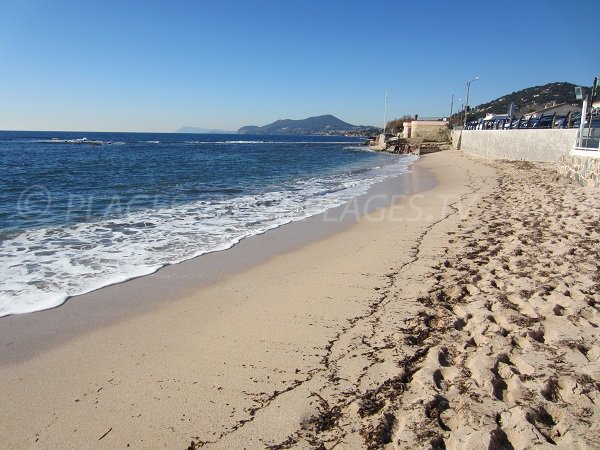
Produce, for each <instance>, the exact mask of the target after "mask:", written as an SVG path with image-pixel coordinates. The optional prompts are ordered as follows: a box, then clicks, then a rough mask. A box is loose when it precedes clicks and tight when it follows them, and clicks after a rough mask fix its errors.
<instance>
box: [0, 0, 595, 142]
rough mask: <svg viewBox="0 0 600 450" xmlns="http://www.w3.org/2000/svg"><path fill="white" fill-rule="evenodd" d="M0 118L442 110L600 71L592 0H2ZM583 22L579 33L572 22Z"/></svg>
mask: <svg viewBox="0 0 600 450" xmlns="http://www.w3.org/2000/svg"><path fill="white" fill-rule="evenodd" d="M0 8H1V9H0V61H1V67H2V70H1V71H0V80H1V81H2V82H1V83H0V129H13V130H32V129H35V130H86V131H95V130H104V131H174V130H176V129H178V128H179V127H181V126H185V125H188V126H199V127H204V128H223V129H237V128H238V127H240V126H242V125H249V124H253V125H264V124H267V123H269V122H272V121H274V120H276V119H280V118H294V119H299V118H305V117H308V116H312V115H320V114H334V115H336V116H338V117H339V118H341V119H342V120H345V121H347V122H350V123H354V124H365V125H381V123H382V121H383V97H384V93H385V91H386V90H387V91H388V93H389V103H388V105H389V107H388V118H393V117H399V116H401V115H403V114H415V113H416V114H419V115H421V116H445V115H448V113H449V110H450V99H451V95H452V94H455V95H456V97H457V98H459V97H460V98H463V99H464V96H465V84H466V82H467V81H468V80H470V79H472V78H473V77H475V76H476V75H479V76H480V77H481V79H480V80H479V81H477V82H475V83H473V85H472V90H471V101H470V103H471V104H478V103H483V102H486V101H489V100H492V99H494V98H496V97H499V96H501V95H503V94H506V93H510V92H513V91H516V90H519V89H522V88H525V87H530V86H535V85H541V84H545V83H549V82H553V81H569V82H573V83H577V84H591V82H592V80H593V78H594V76H596V75H600V58H599V57H598V54H599V50H598V42H597V37H595V33H597V29H596V26H597V24H596V22H595V21H596V19H597V18H598V17H599V16H600V1H598V0H580V1H577V0H576V1H573V2H566V1H564V0H560V1H555V0H546V1H536V0H530V1H525V2H524V1H502V2H500V1H498V2H493V1H492V2H480V1H477V2H476V1H443V0H439V1H423V0H418V1H413V2H405V1H399V0H393V1H377V0H375V1H370V2H366V1H364V0H363V1H354V0H351V1H341V0H316V1H286V0H277V1H261V0H256V1H251V0H234V1H229V0H219V1H211V0H197V1H177V0H170V1H162V0H148V1H134V0H118V1H112V0H103V1H94V0H74V1H68V0H52V1H51V0H47V1H42V0H1V1H0ZM586 36H587V38H586Z"/></svg>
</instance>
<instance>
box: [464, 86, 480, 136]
mask: <svg viewBox="0 0 600 450" xmlns="http://www.w3.org/2000/svg"><path fill="white" fill-rule="evenodd" d="M477 80H479V76H476V77H475V78H473V79H472V80H471V81H469V82H468V83H467V99H466V102H465V122H464V124H463V129H466V128H467V114H468V113H469V90H470V89H471V83H472V82H473V81H477Z"/></svg>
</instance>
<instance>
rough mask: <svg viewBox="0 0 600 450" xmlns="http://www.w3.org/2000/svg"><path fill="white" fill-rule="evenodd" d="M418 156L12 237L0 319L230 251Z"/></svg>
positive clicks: (4, 250) (2, 268)
mask: <svg viewBox="0 0 600 450" xmlns="http://www.w3.org/2000/svg"><path fill="white" fill-rule="evenodd" d="M414 159H416V158H415V157H401V158H399V159H397V160H395V161H396V162H395V163H393V164H389V165H387V166H382V167H379V168H376V169H371V170H360V169H356V170H353V171H350V172H345V173H341V174H337V175H331V176H325V177H313V178H309V179H305V180H300V181H296V182H295V183H292V184H291V185H289V186H287V187H286V188H284V189H280V190H278V191H273V192H266V193H263V194H260V195H258V194H257V195H250V194H246V195H238V196H237V197H234V198H230V199H223V200H211V201H196V202H191V203H188V204H184V205H177V206H173V207H169V208H163V209H147V210H143V211H136V212H132V213H129V214H124V215H123V216H121V217H119V216H117V217H107V218H104V219H102V220H99V221H97V222H90V223H78V224H75V225H69V226H60V227H54V228H46V229H28V230H22V231H20V232H17V233H14V234H11V235H10V236H7V239H6V240H4V241H3V242H2V246H1V247H0V273H2V274H3V295H2V297H1V298H0V317H2V316H6V315H9V314H20V313H28V312H33V311H39V310H43V309H48V308H53V307H56V306H59V305H60V304H62V303H63V302H64V301H65V300H67V299H68V298H69V297H72V296H75V295H80V294H84V293H87V292H90V291H93V290H95V289H99V288H101V287H104V286H108V285H111V284H115V283H120V282H123V281H126V280H129V279H132V278H136V277H139V276H143V275H148V274H150V273H153V272H156V271H157V270H158V269H160V268H161V267H163V266H165V265H169V264H177V263H179V262H182V261H185V260H188V259H191V258H194V257H197V256H199V255H202V254H206V253H209V252H214V251H220V250H226V249H228V248H231V247H232V246H234V245H235V244H237V243H238V242H240V240H242V239H244V238H246V237H249V236H253V235H257V234H262V233H264V232H266V231H268V230H270V229H273V228H276V227H279V226H281V225H284V224H286V223H289V222H292V221H297V220H302V219H304V218H306V217H310V216H313V215H315V214H319V213H322V212H324V211H326V210H327V209H330V208H333V207H336V206H340V205H342V204H344V203H345V202H347V201H348V200H350V199H351V198H354V197H356V196H358V195H361V194H363V193H365V192H367V190H368V189H369V187H370V186H371V185H373V184H374V183H376V182H378V181H382V180H383V179H385V178H387V177H390V176H395V175H399V174H402V173H404V172H407V171H408V165H409V164H410V163H411V162H412V161H414Z"/></svg>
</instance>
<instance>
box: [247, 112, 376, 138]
mask: <svg viewBox="0 0 600 450" xmlns="http://www.w3.org/2000/svg"><path fill="white" fill-rule="evenodd" d="M373 130H376V128H374V127H366V126H360V125H352V124H349V123H347V122H344V121H343V120H340V119H338V118H337V117H335V116H332V115H330V114H327V115H324V116H316V117H309V118H307V119H301V120H292V119H283V120H277V121H275V122H273V123H270V124H268V125H265V126H262V127H257V126H245V127H242V128H240V129H239V130H238V133H240V134H265V135H268V134H295V135H311V134H317V135H357V136H362V135H365V134H368V133H370V132H373Z"/></svg>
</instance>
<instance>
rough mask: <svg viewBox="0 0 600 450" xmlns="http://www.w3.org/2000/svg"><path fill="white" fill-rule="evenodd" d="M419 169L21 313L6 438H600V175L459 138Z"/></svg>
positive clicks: (262, 443)
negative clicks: (319, 213) (594, 182)
mask: <svg viewBox="0 0 600 450" xmlns="http://www.w3.org/2000/svg"><path fill="white" fill-rule="evenodd" d="M419 171H420V173H421V174H422V175H423V179H426V178H427V177H430V178H431V177H433V178H434V179H435V181H436V183H435V184H433V183H421V184H420V185H418V186H417V187H416V188H415V187H413V189H412V191H411V189H408V188H407V189H406V191H405V192H409V193H410V194H411V195H407V196H402V197H401V198H400V197H399V198H398V200H397V201H396V202H395V203H393V204H392V205H390V206H387V207H382V208H377V209H373V210H371V208H369V210H370V212H369V213H368V214H366V215H364V216H363V217H361V218H360V220H359V221H358V222H357V223H350V222H348V223H345V224H344V225H343V226H342V225H340V224H339V223H337V221H333V222H336V223H335V224H334V225H327V224H325V223H323V229H324V230H325V229H327V227H328V226H332V227H333V228H332V231H331V232H325V231H323V232H322V234H321V233H318V232H317V233H315V235H314V238H313V239H312V240H311V241H310V242H309V243H306V244H301V243H298V244H297V245H296V244H294V245H289V246H288V247H283V248H282V250H281V252H279V253H277V254H273V255H271V254H265V255H263V256H261V257H260V258H258V259H252V258H250V259H249V260H248V261H245V260H244V261H239V262H238V263H236V264H237V266H236V268H235V270H234V271H233V273H225V274H224V272H226V271H225V269H222V267H221V266H219V264H223V263H222V262H221V263H219V261H218V260H219V258H221V257H223V255H215V256H213V258H215V259H213V260H211V261H213V262H212V263H210V264H209V265H211V266H212V267H213V272H205V271H203V270H201V269H200V268H199V267H202V266H195V267H196V269H194V270H197V271H198V273H197V277H196V278H195V279H196V281H195V282H194V281H190V280H189V279H190V277H189V276H186V277H185V281H182V282H181V283H179V278H178V274H181V273H182V272H181V271H180V270H181V269H178V267H177V266H172V268H169V270H161V271H159V272H158V273H157V274H155V275H152V276H149V277H145V279H141V280H140V281H137V280H134V281H135V282H136V283H137V284H136V283H134V282H128V283H124V284H122V285H120V286H119V287H114V288H108V289H105V290H101V291H98V293H97V294H95V295H98V296H100V297H102V296H104V297H106V296H109V297H110V302H112V303H110V302H109V303H107V304H108V305H110V304H114V305H117V304H119V303H120V304H122V305H123V304H127V300H128V298H127V297H123V295H128V294H127V292H130V293H131V296H132V297H136V298H137V299H138V300H136V301H134V302H133V303H132V304H133V305H134V306H132V307H127V306H121V307H120V308H122V309H117V311H118V313H110V312H106V315H103V314H102V313H101V311H102V308H100V307H99V306H98V302H94V301H92V300H89V301H87V302H86V301H82V303H81V305H84V304H87V305H88V306H80V307H75V306H73V309H68V308H71V307H70V306H69V302H68V303H67V304H66V305H65V306H64V307H60V308H57V309H56V310H53V311H44V312H40V313H35V314H32V315H30V316H22V317H18V318H17V317H8V318H6V320H7V321H4V323H5V324H8V325H7V326H3V320H4V319H0V357H1V359H0V386H1V387H0V390H1V392H0V398H1V405H2V408H1V409H0V423H1V424H2V426H1V427H0V443H1V444H0V447H2V448H12V449H15V448H56V449H64V448H175V449H177V448H179V449H185V448H187V447H188V446H190V443H192V442H193V443H194V444H193V447H206V448H240V449H241V448H249V449H250V448H253V449H254V448H257V449H258V448H271V449H283V448H327V449H330V448H334V447H335V448H370V449H375V448H383V447H388V448H436V449H441V448H447V449H465V448H467V449H469V448H472V449H480V448H493V449H496V448H497V449H500V448H506V449H512V448H514V449H522V448H534V447H535V448H538V447H539V448H545V447H548V448H556V446H558V447H559V448H600V444H599V443H600V342H599V338H598V336H599V333H598V326H600V310H599V307H600V294H599V292H600V270H599V266H598V261H599V260H600V258H599V256H600V255H599V253H600V250H599V249H600V245H599V242H600V227H599V225H600V223H599V213H600V191H599V190H597V189H596V190H593V189H584V188H581V187H579V186H578V185H576V184H571V183H568V182H566V181H564V180H562V179H559V178H558V177H557V176H556V172H555V170H554V168H553V166H551V165H548V164H543V163H522V162H491V161H487V160H483V159H476V158H474V157H467V156H465V155H463V154H461V153H460V152H454V151H446V152H441V153H436V154H431V155H427V156H425V157H423V158H422V159H421V160H419V161H418V162H417V163H416V168H415V172H416V173H418V172H419ZM408 176H409V175H406V177H408ZM402 177H403V176H401V177H399V179H398V180H400V179H402ZM433 178H432V179H433ZM407 179H408V178H407ZM404 182H406V179H405V180H404ZM398 183H402V181H398ZM417 184H418V183H417ZM405 187H406V186H405ZM352 208H354V209H352ZM364 209H365V205H364V203H362V204H361V205H359V206H357V205H350V206H348V207H347V209H346V210H343V209H342V210H341V211H340V210H338V213H342V215H344V214H343V213H344V212H346V213H347V214H345V215H346V216H348V217H353V216H355V215H356V214H355V213H356V211H357V210H358V211H362V210H364ZM297 226H298V227H300V225H297ZM284 228H285V227H282V229H280V231H277V230H275V231H276V232H275V233H271V232H269V233H266V234H265V235H263V236H261V237H260V239H262V240H254V241H253V242H255V244H252V243H248V244H244V245H250V246H251V245H258V246H260V247H263V245H262V244H260V243H261V242H262V243H264V244H265V245H267V244H268V243H269V241H271V240H275V241H276V240H277V239H284V238H282V236H283V237H285V236H286V235H285V233H286V230H284ZM298 229H300V228H298ZM278 233H281V234H278ZM287 233H288V234H287V236H288V238H289V236H290V234H289V231H288V232H287ZM288 240H289V241H290V242H292V241H294V240H293V239H291V238H289V239H288ZM256 243H259V244H256ZM269 245H271V246H273V245H275V246H278V245H279V244H277V243H275V244H274V243H273V242H271V243H270V244H269ZM222 253H223V254H225V253H227V252H222ZM256 253H258V250H257V252H256ZM198 260H202V257H201V258H198ZM205 260H206V259H205ZM195 264H203V263H201V262H196V263H195ZM204 267H206V266H204ZM186 273H187V274H188V275H189V273H190V272H189V271H188V272H186ZM207 274H208V275H207ZM192 278H194V277H192ZM198 280H200V281H202V285H201V287H198V285H199V283H200V281H198ZM132 286H133V287H132ZM132 290H135V292H136V293H135V294H134V293H133V292H132ZM146 297H147V298H148V299H150V300H148V302H147V303H145V302H144V301H143V299H144V298H146ZM140 299H141V300H140ZM161 299H162V300H163V301H160V300H161ZM76 301H77V299H74V300H72V302H73V304H75V302H76ZM61 308H65V309H63V310H62V311H63V312H60V311H61ZM78 308H81V309H78ZM86 308H87V309H86ZM115 308H119V307H117V306H115ZM92 310H93V311H94V313H93V314H91V313H90V312H89V311H92ZM64 311H75V312H73V313H72V314H71V313H69V314H71V315H68V314H67V313H65V312H64ZM77 311H79V312H77ZM57 314H58V315H61V319H60V320H61V321H57V322H53V323H54V325H53V324H51V323H49V321H50V320H52V319H51V318H52V317H57V316H56V315H57ZM92 316H93V320H92V319H91V317H92ZM82 317H83V318H86V319H85V320H79V321H78V319H80V318H82ZM9 321H10V322H9ZM75 322H77V323H75ZM56 323H61V324H64V327H61V328H59V329H57V326H56ZM24 330H25V331H24ZM27 330H30V332H28V331H27ZM27 336H35V338H28V337H27Z"/></svg>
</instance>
